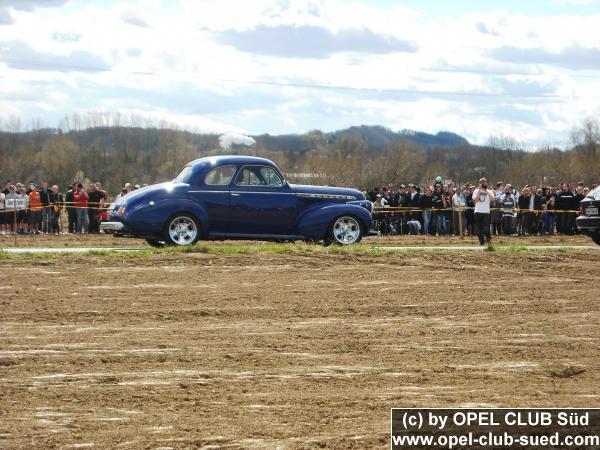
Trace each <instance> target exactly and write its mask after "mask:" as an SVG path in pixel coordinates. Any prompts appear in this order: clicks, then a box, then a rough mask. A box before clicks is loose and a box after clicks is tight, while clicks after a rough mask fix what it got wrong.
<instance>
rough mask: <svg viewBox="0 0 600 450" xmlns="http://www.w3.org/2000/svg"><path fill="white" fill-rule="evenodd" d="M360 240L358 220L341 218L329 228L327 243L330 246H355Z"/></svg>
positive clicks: (360, 231)
mask: <svg viewBox="0 0 600 450" xmlns="http://www.w3.org/2000/svg"><path fill="white" fill-rule="evenodd" d="M361 239H362V227H361V225H360V222H359V221H358V219H356V218H355V217H352V216H341V217H338V218H337V219H335V220H334V221H333V223H332V224H331V226H330V228H329V236H328V241H329V243H332V244H338V245H350V244H356V243H357V242H359V241H360V240H361Z"/></svg>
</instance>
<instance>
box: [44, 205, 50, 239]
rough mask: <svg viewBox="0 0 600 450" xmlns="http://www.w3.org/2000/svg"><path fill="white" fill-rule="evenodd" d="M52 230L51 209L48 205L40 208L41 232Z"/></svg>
mask: <svg viewBox="0 0 600 450" xmlns="http://www.w3.org/2000/svg"><path fill="white" fill-rule="evenodd" d="M50 231H52V211H50V207H49V206H44V207H43V208H42V233H48V232H50Z"/></svg>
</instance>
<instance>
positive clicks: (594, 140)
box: [0, 119, 600, 192]
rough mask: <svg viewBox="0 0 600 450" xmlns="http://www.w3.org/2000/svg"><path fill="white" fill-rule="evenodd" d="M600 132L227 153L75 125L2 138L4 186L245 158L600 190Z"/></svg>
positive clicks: (320, 171) (296, 137)
mask: <svg viewBox="0 0 600 450" xmlns="http://www.w3.org/2000/svg"><path fill="white" fill-rule="evenodd" d="M597 124H598V122H597V120H596V119H590V120H589V121H586V122H585V123H584V125H583V126H581V127H580V128H578V129H576V130H575V133H574V139H575V140H574V144H573V147H572V148H571V149H570V150H567V151H564V150H559V149H556V148H546V149H540V150H539V151H536V152H531V151H525V150H523V149H521V148H520V147H519V146H518V143H517V142H516V141H515V140H514V139H510V138H506V139H495V140H494V139H491V140H490V144H489V145H487V146H475V145H471V144H470V143H469V142H468V141H467V140H466V139H464V138H463V137H461V136H458V135H456V134H454V133H450V132H440V133H437V134H435V135H434V134H427V133H423V132H417V131H408V130H404V131H398V132H395V131H392V130H390V129H388V128H384V127H381V126H365V125H363V126H355V127H351V128H348V129H345V130H339V131H334V132H322V131H318V130H314V131H310V132H307V133H304V134H288V135H279V136H273V135H269V134H264V135H257V136H252V138H253V139H250V138H248V137H247V136H233V135H228V136H226V137H227V138H228V139H229V141H231V142H233V145H232V146H231V147H230V148H225V149H224V148H222V146H221V143H222V141H221V140H220V138H221V136H219V135H217V134H202V133H192V132H189V131H183V130H179V129H175V127H173V128H169V127H166V126H163V127H156V126H146V127H139V126H117V125H114V124H113V125H109V126H106V125H103V124H94V125H91V126H86V127H84V126H79V125H78V123H77V122H74V123H69V124H68V126H64V127H62V128H61V129H60V130H57V129H42V128H35V129H33V130H30V131H26V132H20V131H19V130H18V129H13V130H12V131H0V180H6V179H8V178H10V179H12V180H17V181H29V180H37V181H39V180H42V179H47V180H48V181H49V182H51V183H56V184H58V185H59V186H61V187H64V186H65V185H67V184H69V183H72V182H75V181H77V182H86V180H99V181H102V182H103V183H104V184H105V186H106V187H107V189H109V190H110V191H113V192H114V191H115V190H118V189H119V187H120V186H122V185H123V183H124V182H132V183H140V184H141V183H155V182H159V181H165V180H170V179H173V177H174V176H175V175H176V174H177V173H178V172H179V171H180V170H181V168H182V167H183V166H184V165H185V164H186V163H188V162H189V161H191V160H194V159H196V158H199V157H202V156H209V155H214V154H223V153H238V154H252V155H258V156H263V157H266V158H271V159H273V160H275V161H276V162H277V163H278V164H279V166H280V167H281V168H282V169H283V170H284V172H285V173H286V176H288V177H289V178H290V180H291V181H294V182H307V183H315V184H337V183H339V182H341V180H344V182H345V183H346V184H348V185H351V186H355V187H365V186H374V185H377V184H387V183H390V182H392V183H400V182H403V183H406V182H416V183H425V182H428V181H430V180H432V179H433V177H435V176H437V175H440V176H442V177H443V178H444V179H447V180H454V181H456V182H466V181H471V182H473V181H476V180H477V179H478V178H479V177H480V176H487V177H488V178H489V179H490V180H496V181H497V180H502V181H506V182H512V183H514V184H516V185H523V184H525V183H534V184H556V183H558V182H559V181H562V180H585V182H586V183H593V182H598V179H597V178H598V174H600V136H599V133H598V131H597V130H600V125H597ZM232 136H233V137H232ZM223 142H225V141H223ZM236 142H245V143H246V144H251V145H242V144H240V143H238V144H236Z"/></svg>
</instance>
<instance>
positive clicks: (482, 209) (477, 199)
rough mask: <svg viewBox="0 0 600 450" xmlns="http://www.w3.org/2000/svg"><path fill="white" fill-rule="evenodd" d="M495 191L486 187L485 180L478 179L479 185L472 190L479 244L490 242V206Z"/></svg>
mask: <svg viewBox="0 0 600 450" xmlns="http://www.w3.org/2000/svg"><path fill="white" fill-rule="evenodd" d="M495 198H496V193H495V192H494V191H493V190H492V189H488V184H487V180H486V179H485V178H482V179H481V180H479V186H478V187H477V188H476V189H475V190H474V191H473V202H474V203H475V226H476V227H477V234H478V236H479V244H481V245H485V243H486V242H487V243H488V244H489V243H490V242H492V237H491V235H490V207H491V204H492V200H493V199H495Z"/></svg>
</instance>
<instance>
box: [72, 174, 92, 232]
mask: <svg viewBox="0 0 600 450" xmlns="http://www.w3.org/2000/svg"><path fill="white" fill-rule="evenodd" d="M88 200H89V196H88V193H87V192H86V190H85V189H83V185H82V184H81V183H79V184H77V187H76V188H75V191H73V203H74V204H75V211H76V214H77V221H76V222H75V232H76V233H87V231H88V226H89V218H88Z"/></svg>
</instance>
